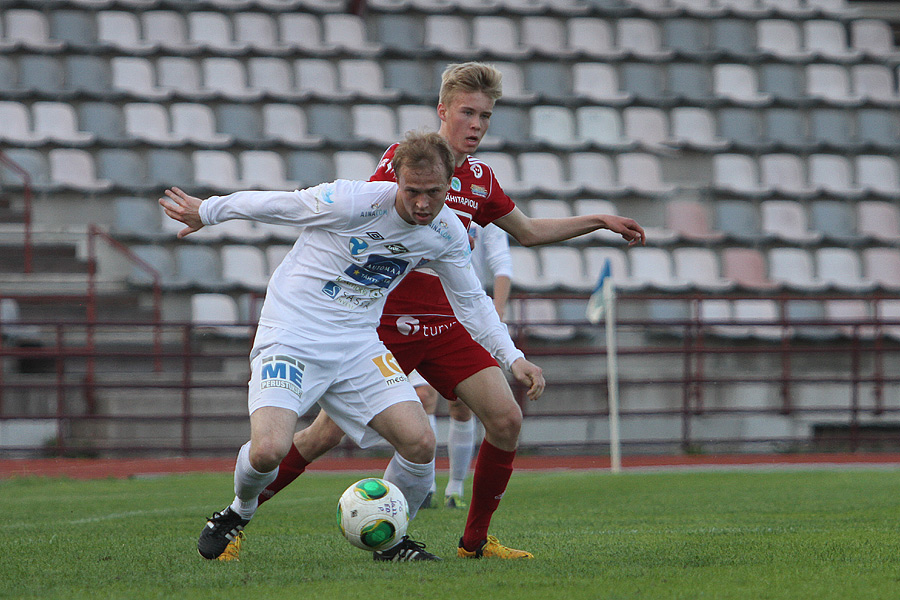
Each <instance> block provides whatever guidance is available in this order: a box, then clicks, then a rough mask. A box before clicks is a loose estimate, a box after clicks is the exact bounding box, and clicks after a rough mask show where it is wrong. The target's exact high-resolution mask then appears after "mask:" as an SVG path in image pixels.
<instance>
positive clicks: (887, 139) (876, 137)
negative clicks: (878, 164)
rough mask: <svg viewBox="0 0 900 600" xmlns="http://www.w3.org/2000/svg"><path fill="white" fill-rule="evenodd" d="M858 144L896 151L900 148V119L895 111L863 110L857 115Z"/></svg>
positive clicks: (856, 139)
mask: <svg viewBox="0 0 900 600" xmlns="http://www.w3.org/2000/svg"><path fill="white" fill-rule="evenodd" d="M854 132H855V135H856V138H855V139H854V140H853V141H854V143H856V144H861V145H863V146H867V147H874V148H875V149H876V150H892V151H896V150H897V148H898V146H900V118H898V116H897V112H896V111H895V110H888V109H881V108H871V109H870V108H862V109H860V110H859V111H857V113H856V127H855V131H854Z"/></svg>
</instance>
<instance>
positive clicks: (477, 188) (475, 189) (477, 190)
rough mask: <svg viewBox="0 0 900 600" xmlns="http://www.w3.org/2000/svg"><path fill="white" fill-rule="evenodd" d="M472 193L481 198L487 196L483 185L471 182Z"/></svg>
mask: <svg viewBox="0 0 900 600" xmlns="http://www.w3.org/2000/svg"><path fill="white" fill-rule="evenodd" d="M472 193H473V194H475V195H476V196H481V197H482V198H487V188H486V187H484V186H483V185H476V184H474V183H473V184H472Z"/></svg>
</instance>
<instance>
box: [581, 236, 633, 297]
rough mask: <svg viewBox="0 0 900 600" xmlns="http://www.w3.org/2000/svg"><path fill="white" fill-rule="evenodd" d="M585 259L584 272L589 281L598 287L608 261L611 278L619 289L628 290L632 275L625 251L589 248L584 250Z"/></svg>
mask: <svg viewBox="0 0 900 600" xmlns="http://www.w3.org/2000/svg"><path fill="white" fill-rule="evenodd" d="M582 256H583V258H584V272H585V276H586V277H587V278H588V280H589V281H591V282H593V284H594V285H595V286H596V284H597V281H598V280H599V278H600V273H602V272H603V268H604V265H605V264H606V261H607V260H608V261H609V268H610V277H612V281H613V283H614V284H615V285H616V287H617V288H628V287H629V282H630V274H629V271H628V258H627V257H626V255H625V251H624V250H621V249H619V248H604V247H596V246H589V247H587V248H585V249H584V250H582Z"/></svg>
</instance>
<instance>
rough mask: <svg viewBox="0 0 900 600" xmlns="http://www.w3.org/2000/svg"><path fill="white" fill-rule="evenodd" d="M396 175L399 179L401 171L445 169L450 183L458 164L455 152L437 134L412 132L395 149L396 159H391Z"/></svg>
mask: <svg viewBox="0 0 900 600" xmlns="http://www.w3.org/2000/svg"><path fill="white" fill-rule="evenodd" d="M391 166H392V167H393V168H394V173H396V174H397V176H398V177H399V175H400V169H401V168H403V167H409V168H411V169H415V168H420V169H427V168H435V169H443V171H444V174H445V175H446V180H447V181H450V178H451V177H453V171H454V169H455V168H456V163H455V161H454V159H453V151H452V150H451V149H450V144H448V143H447V140H445V139H444V138H443V137H441V136H440V135H439V134H437V133H435V132H420V131H410V132H408V133H407V134H406V139H404V140H403V141H402V142H400V143H399V144H398V145H397V148H396V149H394V158H393V159H391Z"/></svg>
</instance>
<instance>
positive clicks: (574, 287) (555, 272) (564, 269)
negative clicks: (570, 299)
mask: <svg viewBox="0 0 900 600" xmlns="http://www.w3.org/2000/svg"><path fill="white" fill-rule="evenodd" d="M538 253H539V254H540V263H541V271H542V273H543V278H544V280H545V281H546V282H547V284H548V285H550V286H551V287H553V288H557V289H561V290H564V291H568V292H582V293H584V292H589V291H591V290H593V288H594V284H595V283H596V280H595V279H592V278H590V277H588V276H587V274H586V273H585V270H584V265H583V264H582V258H581V251H580V250H578V248H572V247H570V246H544V247H541V248H540V249H539V250H538Z"/></svg>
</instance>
